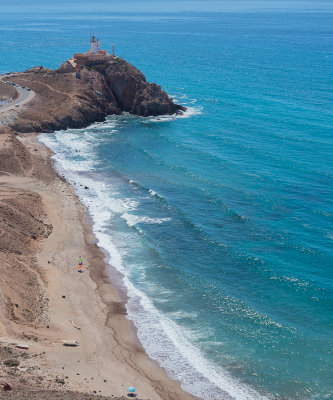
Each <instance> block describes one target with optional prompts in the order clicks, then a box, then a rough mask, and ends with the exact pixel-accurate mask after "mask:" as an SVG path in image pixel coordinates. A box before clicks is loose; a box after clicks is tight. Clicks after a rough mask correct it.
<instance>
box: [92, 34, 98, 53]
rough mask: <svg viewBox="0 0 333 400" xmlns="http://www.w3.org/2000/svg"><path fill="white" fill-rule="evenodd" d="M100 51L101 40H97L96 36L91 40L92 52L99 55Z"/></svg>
mask: <svg viewBox="0 0 333 400" xmlns="http://www.w3.org/2000/svg"><path fill="white" fill-rule="evenodd" d="M98 50H99V40H98V39H96V38H95V36H94V35H92V36H91V39H90V51H91V54H97V53H98Z"/></svg>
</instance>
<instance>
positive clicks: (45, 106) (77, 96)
mask: <svg viewBox="0 0 333 400" xmlns="http://www.w3.org/2000/svg"><path fill="white" fill-rule="evenodd" d="M10 79H11V81H13V82H15V83H17V84H18V85H20V86H25V87H28V88H30V89H31V90H33V91H34V92H35V93H36V96H35V98H34V100H32V101H30V102H29V103H28V104H27V105H25V106H24V108H23V109H22V111H20V112H19V113H18V117H17V118H15V119H14V120H12V121H11V122H10V124H9V125H8V126H9V127H10V128H12V129H13V130H15V131H17V132H50V131H54V130H59V129H67V128H82V127H85V126H88V125H89V124H91V123H93V122H97V121H103V120H104V119H105V117H106V116H107V115H112V114H121V113H122V112H129V113H131V114H134V115H139V116H143V117H148V116H157V115H165V114H167V115H171V114H176V113H181V112H183V111H184V110H185V108H184V107H182V106H180V105H178V104H175V103H174V102H173V100H172V99H171V98H170V97H169V96H168V95H167V94H166V92H165V91H164V90H162V89H161V87H160V86H158V85H156V84H155V83H149V82H147V80H146V78H145V76H144V75H143V74H142V73H141V72H140V71H139V70H138V69H136V68H135V67H134V66H133V65H131V64H129V63H128V62H126V61H125V60H122V59H120V58H116V57H115V58H113V59H111V60H110V61H108V62H105V63H102V64H97V65H90V66H85V67H83V68H82V69H81V79H77V78H76V74H75V71H68V70H67V69H66V67H64V64H63V66H61V67H60V68H59V69H58V70H51V69H46V68H43V67H34V68H31V69H29V70H27V71H26V72H24V73H21V74H18V75H15V76H12V77H11V78H10ZM18 111H19V110H18Z"/></svg>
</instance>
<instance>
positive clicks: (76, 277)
mask: <svg viewBox="0 0 333 400" xmlns="http://www.w3.org/2000/svg"><path fill="white" fill-rule="evenodd" d="M50 156H51V152H50V150H48V149H47V148H46V147H45V146H44V145H42V144H40V143H38V142H37V141H36V134H25V135H24V136H23V135H22V136H21V137H18V138H15V137H14V136H12V135H10V134H6V133H5V131H3V134H2V135H0V160H1V161H0V171H1V175H0V207H1V210H2V213H1V215H2V216H3V218H2V221H1V222H0V272H1V274H0V276H1V278H0V360H2V361H4V359H8V358H14V359H16V360H19V362H20V365H19V367H18V368H13V367H11V368H10V367H3V368H2V369H0V383H2V382H8V383H9V384H10V385H11V386H12V387H13V388H14V389H17V390H24V391H25V393H27V392H26V391H27V390H34V391H36V390H37V391H43V390H45V389H53V390H71V391H78V392H81V393H89V394H93V393H96V394H99V395H103V396H107V397H111V395H112V396H126V395H127V391H126V388H127V387H128V386H135V387H136V388H137V393H138V397H137V398H140V399H151V400H155V399H156V400H157V399H173V400H176V399H180V400H181V399H193V398H194V397H193V396H191V395H190V394H188V393H186V392H184V391H183V390H182V389H181V387H180V384H179V383H178V382H176V381H174V380H172V379H171V378H169V377H168V376H167V374H166V372H165V371H164V370H163V369H161V368H160V367H159V366H158V365H157V363H156V362H154V361H152V360H151V359H149V357H148V356H147V354H146V353H145V351H144V349H143V348H142V346H141V345H140V343H139V341H138V339H137V336H136V331H135V328H134V327H133V325H132V324H131V322H130V321H129V320H127V319H126V317H125V315H126V308H125V304H124V301H123V299H121V298H120V297H119V293H118V292H117V290H116V288H115V287H114V285H112V282H111V280H110V278H109V277H108V276H107V274H106V263H105V261H104V258H105V255H104V254H103V252H102V251H101V250H100V249H99V247H98V246H97V244H96V240H95V237H94V235H93V233H92V229H91V226H90V225H89V222H88V216H87V214H86V210H85V209H84V207H83V206H82V204H81V203H80V202H79V200H78V198H77V196H76V195H75V191H74V189H73V188H72V187H71V186H70V185H69V184H68V183H67V182H66V181H65V180H64V179H63V178H62V177H60V176H59V175H58V174H57V173H56V172H55V170H54V168H53V162H52V161H51V159H50ZM88 190H89V189H88ZM79 257H82V258H83V260H84V261H83V272H82V273H78V267H77V265H78V258H79ZM71 320H72V321H73V323H74V324H75V325H76V326H78V327H80V328H81V329H77V328H75V327H74V326H73V324H72V323H71ZM63 340H77V341H78V343H79V346H78V347H65V346H63V344H62V341H63ZM18 342H20V343H22V342H23V343H27V344H29V346H30V347H29V350H19V349H17V348H16V347H15V343H18ZM62 379H63V380H64V382H65V383H64V384H63V381H62ZM11 393H14V391H13V392H11ZM47 397H48V398H49V399H51V398H52V396H49V395H48V396H47ZM24 398H25V399H29V396H28V395H27V394H25V397H24ZM66 398H67V397H66ZM73 398H74V397H73ZM75 398H76V397H75Z"/></svg>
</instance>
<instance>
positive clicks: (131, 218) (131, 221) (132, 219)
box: [121, 213, 170, 226]
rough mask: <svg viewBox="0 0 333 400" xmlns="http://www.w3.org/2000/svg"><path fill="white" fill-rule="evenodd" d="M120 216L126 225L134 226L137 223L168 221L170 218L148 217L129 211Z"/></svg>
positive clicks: (161, 222)
mask: <svg viewBox="0 0 333 400" xmlns="http://www.w3.org/2000/svg"><path fill="white" fill-rule="evenodd" d="M121 218H123V219H124V220H125V221H126V223H127V225H128V226H134V225H136V224H138V223H146V224H163V222H166V221H170V218H149V217H144V216H141V217H140V216H139V215H134V214H129V213H124V214H123V215H122V216H121Z"/></svg>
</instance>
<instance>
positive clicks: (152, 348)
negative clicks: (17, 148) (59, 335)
mask: <svg viewBox="0 0 333 400" xmlns="http://www.w3.org/2000/svg"><path fill="white" fill-rule="evenodd" d="M4 3H5V2H4V1H2V0H1V2H0V22H1V23H0V31H1V41H0V51H1V58H0V72H8V71H16V70H24V69H26V68H29V67H31V66H33V65H44V66H45V67H51V68H57V67H58V66H59V65H60V64H61V63H62V62H63V61H64V60H65V59H67V58H69V57H70V56H71V55H72V54H73V53H74V51H75V52H77V51H84V50H86V49H87V48H88V46H89V30H90V28H92V30H93V32H94V33H95V34H96V35H97V36H98V37H99V38H100V40H101V44H102V48H106V49H108V50H111V47H112V44H113V43H114V44H116V53H117V55H119V56H121V57H123V58H125V59H126V60H127V61H129V62H131V63H133V64H134V65H135V66H137V67H138V68H139V69H140V70H141V71H142V72H143V73H144V74H145V75H146V77H147V79H148V80H150V81H154V82H157V83H158V84H161V85H162V87H163V88H164V89H165V90H166V91H167V92H168V93H169V94H170V95H171V96H173V97H174V98H175V100H176V101H177V102H179V103H180V104H183V105H186V106H187V107H188V111H187V112H186V113H185V115H183V116H181V117H161V118H147V119H144V118H139V117H134V116H130V115H122V116H117V117H113V116H110V117H109V118H108V119H107V121H106V122H105V123H100V124H95V125H93V126H91V127H88V128H86V129H81V130H67V131H61V132H56V133H54V134H47V135H46V134H45V135H43V136H42V137H41V141H42V142H43V143H45V144H46V145H47V146H49V147H50V148H51V149H53V150H54V152H55V155H54V158H55V160H56V166H57V168H58V170H59V171H60V172H61V173H62V174H64V175H65V176H66V178H67V179H68V181H69V182H71V183H73V184H75V188H76V190H77V192H78V194H79V196H80V198H81V199H82V201H83V203H84V204H85V205H86V206H87V207H88V209H89V212H90V214H91V217H92V221H93V227H94V232H95V233H96V236H97V239H98V242H99V245H100V246H101V247H103V248H104V249H105V251H106V252H107V254H108V261H109V264H110V266H109V273H110V279H113V276H114V275H115V274H114V269H116V270H118V271H120V272H121V274H123V281H122V284H123V285H124V287H126V289H127V293H128V296H129V301H128V304H127V309H128V317H129V318H130V319H131V320H132V321H133V322H134V324H135V325H136V326H137V328H138V335H139V338H140V340H141V342H142V344H143V345H144V347H145V348H146V350H147V352H148V354H149V355H150V356H151V357H152V358H154V359H156V360H157V361H158V362H159V363H160V364H161V365H162V366H163V367H164V368H165V369H166V370H167V371H168V373H169V374H170V375H171V376H173V377H175V378H177V379H179V380H180V381H181V382H182V385H183V387H184V389H186V390H188V391H190V392H192V393H195V394H197V395H199V396H201V397H202V398H204V399H214V400H221V399H232V398H235V399H264V398H268V399H285V400H287V399H288V400H297V399H302V400H310V399H311V400H312V399H316V400H324V399H333V374H332V371H333V361H332V348H333V346H332V345H333V340H332V338H333V330H332V311H333V307H332V298H333V296H332V289H333V285H332V265H333V157H332V154H333V131H332V127H333V91H332V89H333V74H332V71H333V68H332V67H333V50H332V49H333V5H332V3H331V2H315V1H313V2H312V1H290V2H284V1H279V2H278V1H268V2H263V1H262V2H260V1H255V2H254V1H247V2H246V1H239V2H237V1H236V2H230V1H220V2H217V1H215V2H214V1H211V2H203V1H202V2H200V1H179V2H168V3H164V2H158V1H155V2H148V1H142V2H130V1H124V2H122V3H121V4H120V3H119V2H117V3H116V2H102V1H99V0H97V1H95V2H94V3H91V2H87V1H83V2H77V1H73V2H70V3H69V2H67V3H66V2H62V1H58V2H56V4H53V5H49V6H47V5H45V4H44V3H45V2H38V1H36V0H35V1H30V2H29V6H27V4H26V2H23V1H22V2H20V1H14V2H13V4H9V2H6V3H5V4H4ZM80 185H83V186H85V185H86V186H88V187H89V190H82V186H80Z"/></svg>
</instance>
